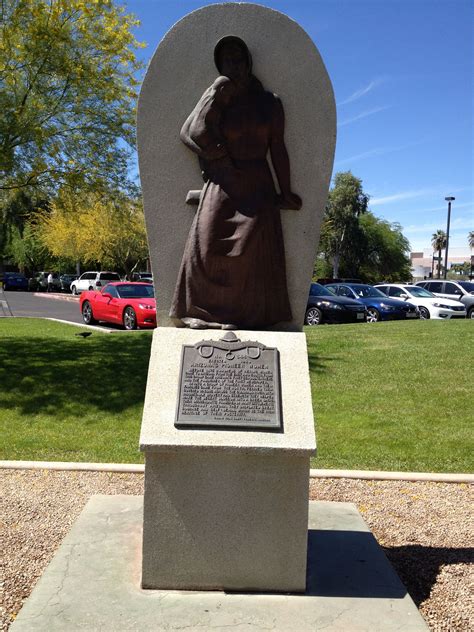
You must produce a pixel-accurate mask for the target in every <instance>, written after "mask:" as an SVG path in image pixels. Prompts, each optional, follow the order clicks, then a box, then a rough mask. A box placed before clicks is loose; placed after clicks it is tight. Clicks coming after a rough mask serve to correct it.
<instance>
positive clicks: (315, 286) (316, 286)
mask: <svg viewBox="0 0 474 632" xmlns="http://www.w3.org/2000/svg"><path fill="white" fill-rule="evenodd" d="M309 293H310V295H311V296H334V292H331V290H330V289H329V288H328V287H324V285H321V284H320V283H311V289H310V292H309Z"/></svg>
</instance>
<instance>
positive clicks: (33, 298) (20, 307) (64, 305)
mask: <svg viewBox="0 0 474 632" xmlns="http://www.w3.org/2000/svg"><path fill="white" fill-rule="evenodd" d="M1 317H6V318H8V317H23V318H28V317H30V318H58V319H59V320H65V321H67V322H71V323H77V324H79V323H82V316H81V313H80V311H79V299H78V298H74V297H72V296H71V295H69V294H63V295H61V294H59V295H56V294H55V295H52V294H44V293H36V292H20V291H10V290H7V291H6V292H5V291H4V290H3V289H1V288H0V318H1Z"/></svg>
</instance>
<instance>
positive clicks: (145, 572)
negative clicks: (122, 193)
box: [12, 3, 427, 632]
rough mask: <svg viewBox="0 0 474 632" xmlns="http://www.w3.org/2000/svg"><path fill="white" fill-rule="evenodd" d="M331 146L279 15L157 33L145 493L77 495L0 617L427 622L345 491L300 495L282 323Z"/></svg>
mask: <svg viewBox="0 0 474 632" xmlns="http://www.w3.org/2000/svg"><path fill="white" fill-rule="evenodd" d="M276 95H278V96H276ZM334 143H335V105H334V97H333V93H332V88H331V84H330V81H329V78H328V76H327V73H326V70H325V68H324V65H323V63H322V61H321V58H320V56H319V54H318V52H317V50H316V48H315V46H314V44H313V43H312V41H311V40H310V38H309V37H308V36H307V35H306V33H305V32H304V31H303V30H302V29H301V28H300V27H299V26H298V25H297V24H296V23H295V22H293V21H292V20H290V19H289V18H287V17H286V16H284V15H282V14H281V13H278V12H276V11H272V10H271V9H267V8H265V7H262V6H258V5H253V4H240V3H239V4H237V3H228V4H222V5H211V6H208V7H205V8H204V9H200V10H198V11H195V12H194V13H191V14H190V15H188V16H186V17H185V18H183V19H182V20H181V21H180V22H178V23H177V24H176V25H175V26H174V27H173V28H172V29H171V31H170V32H169V33H168V34H167V35H166V36H165V38H164V39H163V41H162V42H161V43H160V45H159V46H158V49H157V51H156V52H155V54H154V56H153V59H152V60H151V63H150V66H149V68H148V72H147V74H146V77H145V80H144V83H143V87H142V91H141V95H140V101H139V107H138V146H139V161H140V176H141V181H142V186H143V195H144V204H145V214H146V223H147V231H148V238H149V245H150V253H151V259H152V267H153V274H154V280H155V286H156V297H157V307H158V309H157V313H158V324H159V327H158V329H156V330H155V332H154V335H153V344H152V350H151V357H150V367H149V375H148V383H147V391H146V399H145V406H144V414H143V422H142V430H141V436H140V447H141V449H142V450H144V452H145V460H146V465H145V495H144V500H143V503H142V499H141V497H133V496H94V497H93V498H91V499H90V501H89V502H88V504H87V506H86V507H85V509H84V511H83V512H82V514H81V516H80V517H79V519H78V520H77V522H76V524H75V525H74V526H73V528H72V529H71V531H70V533H69V534H68V535H67V537H66V539H65V541H64V542H63V543H62V545H61V547H60V549H59V551H58V552H57V554H56V555H55V557H54V559H53V560H52V562H51V564H50V565H49V567H48V569H47V570H46V571H45V573H44V574H43V576H42V577H41V579H40V581H39V582H38V584H37V586H36V587H35V589H34V591H33V593H32V595H31V597H30V598H29V599H28V601H27V603H26V604H25V606H24V607H23V608H22V610H21V612H20V613H19V616H18V617H17V619H16V621H15V622H14V623H13V625H12V629H13V630H14V631H15V632H17V631H18V632H23V631H25V632H26V631H28V632H30V631H31V630H37V631H44V632H54V631H55V630H58V631H63V630H84V629H88V630H99V629H100V630H102V631H110V632H112V631H113V632H115V631H116V630H125V629H126V630H136V631H139V630H151V629H152V630H160V631H161V630H163V631H165V630H167V631H169V630H183V629H188V630H204V629H211V628H212V629H216V630H217V629H219V630H220V629H243V628H245V629H249V628H250V627H251V628H252V629H255V630H268V629H272V630H275V631H277V630H280V631H282V632H283V631H285V632H286V631H288V630H298V631H299V632H310V631H313V630H315V629H323V628H324V629H325V630H328V631H331V630H332V631H333V632H337V631H340V630H349V629H353V627H354V621H356V622H357V629H358V630H361V631H365V632H372V630H380V629H383V630H394V631H395V630H399V629H410V630H420V631H421V630H426V629H427V628H426V625H425V624H424V622H423V620H422V619H421V617H420V615H419V613H418V611H417V609H416V607H415V606H414V604H413V602H412V601H411V599H410V597H409V595H408V594H407V592H406V590H405V589H404V587H403V585H402V584H401V583H400V581H399V579H398V578H397V577H396V575H395V574H394V573H393V571H392V569H391V568H390V565H389V564H388V561H387V559H386V557H385V556H384V554H383V552H382V551H381V550H380V547H378V545H377V543H376V541H375V539H374V538H373V537H372V535H371V534H370V532H369V531H368V529H367V526H366V525H365V524H364V522H363V520H362V519H361V517H360V515H359V514H358V512H357V509H356V507H355V506H354V505H351V504H349V503H324V502H314V501H311V502H310V503H309V511H308V478H309V477H308V474H309V458H310V456H311V455H312V454H314V451H315V433H314V419H313V412H312V407H311V392H310V383H309V370H308V359H307V350H306V340H305V336H304V334H303V333H302V332H301V328H302V324H303V316H304V312H305V306H306V300H307V296H308V288H309V284H310V280H311V273H312V268H313V259H314V255H315V252H316V245H317V241H318V234H319V225H320V222H321V218H322V214H323V210H324V205H325V201H326V196H327V192H328V186H329V179H330V175H331V168H332V160H333V155H334ZM190 149H191V151H190ZM223 330H224V331H223ZM142 526H143V528H142ZM308 527H309V529H308ZM308 543H309V544H308ZM140 548H142V555H141V556H140ZM307 563H308V567H309V568H308V569H307V568H306V566H307ZM140 585H141V588H140ZM153 589H154V590H153ZM176 589H186V590H185V591H179V590H178V591H177V590H176ZM204 590H205V591H207V592H196V591H204ZM218 590H220V591H222V590H226V591H229V592H226V593H223V592H217V591H218ZM252 591H254V592H252ZM271 593H284V594H271ZM301 593H305V594H304V596H302V595H301Z"/></svg>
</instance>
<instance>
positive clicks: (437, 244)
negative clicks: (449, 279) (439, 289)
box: [431, 229, 446, 279]
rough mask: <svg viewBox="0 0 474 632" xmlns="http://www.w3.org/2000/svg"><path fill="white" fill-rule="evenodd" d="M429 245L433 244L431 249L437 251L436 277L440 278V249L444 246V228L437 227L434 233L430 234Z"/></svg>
mask: <svg viewBox="0 0 474 632" xmlns="http://www.w3.org/2000/svg"><path fill="white" fill-rule="evenodd" d="M431 245H432V246H433V250H437V251H438V279H439V278H440V272H441V251H442V250H443V248H446V233H445V232H444V230H440V229H438V230H437V231H436V232H435V233H433V234H432V235H431Z"/></svg>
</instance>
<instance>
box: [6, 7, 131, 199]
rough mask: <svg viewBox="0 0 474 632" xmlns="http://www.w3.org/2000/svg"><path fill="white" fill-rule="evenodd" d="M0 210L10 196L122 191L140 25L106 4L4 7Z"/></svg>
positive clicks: (125, 174)
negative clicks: (67, 189) (70, 189)
mask: <svg viewBox="0 0 474 632" xmlns="http://www.w3.org/2000/svg"><path fill="white" fill-rule="evenodd" d="M1 11H2V22H1V26H0V113H1V114H0V205H1V206H2V207H4V206H5V205H7V204H8V202H9V200H10V197H9V194H10V193H11V192H15V191H17V190H25V191H26V192H27V193H29V194H30V193H31V191H32V190H38V189H39V190H41V191H43V192H54V191H56V190H58V188H59V187H60V186H61V185H63V184H64V183H69V184H72V185H75V186H79V185H80V186H90V187H94V188H98V187H103V188H107V187H109V186H112V187H120V188H123V186H124V183H127V182H128V181H127V166H128V159H129V155H130V152H131V149H132V147H133V145H134V104H135V101H136V86H137V79H136V76H135V73H136V71H137V70H138V69H139V67H140V64H139V63H138V62H137V60H136V58H135V52H134V49H136V48H137V47H138V46H140V44H139V43H138V42H137V41H136V40H135V37H134V36H133V34H132V28H133V27H134V25H135V24H136V23H137V22H136V21H135V20H134V18H133V17H132V16H130V15H127V14H125V12H124V9H123V8H122V7H119V6H116V5H114V3H113V2H112V0H3V1H2V3H1Z"/></svg>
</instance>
